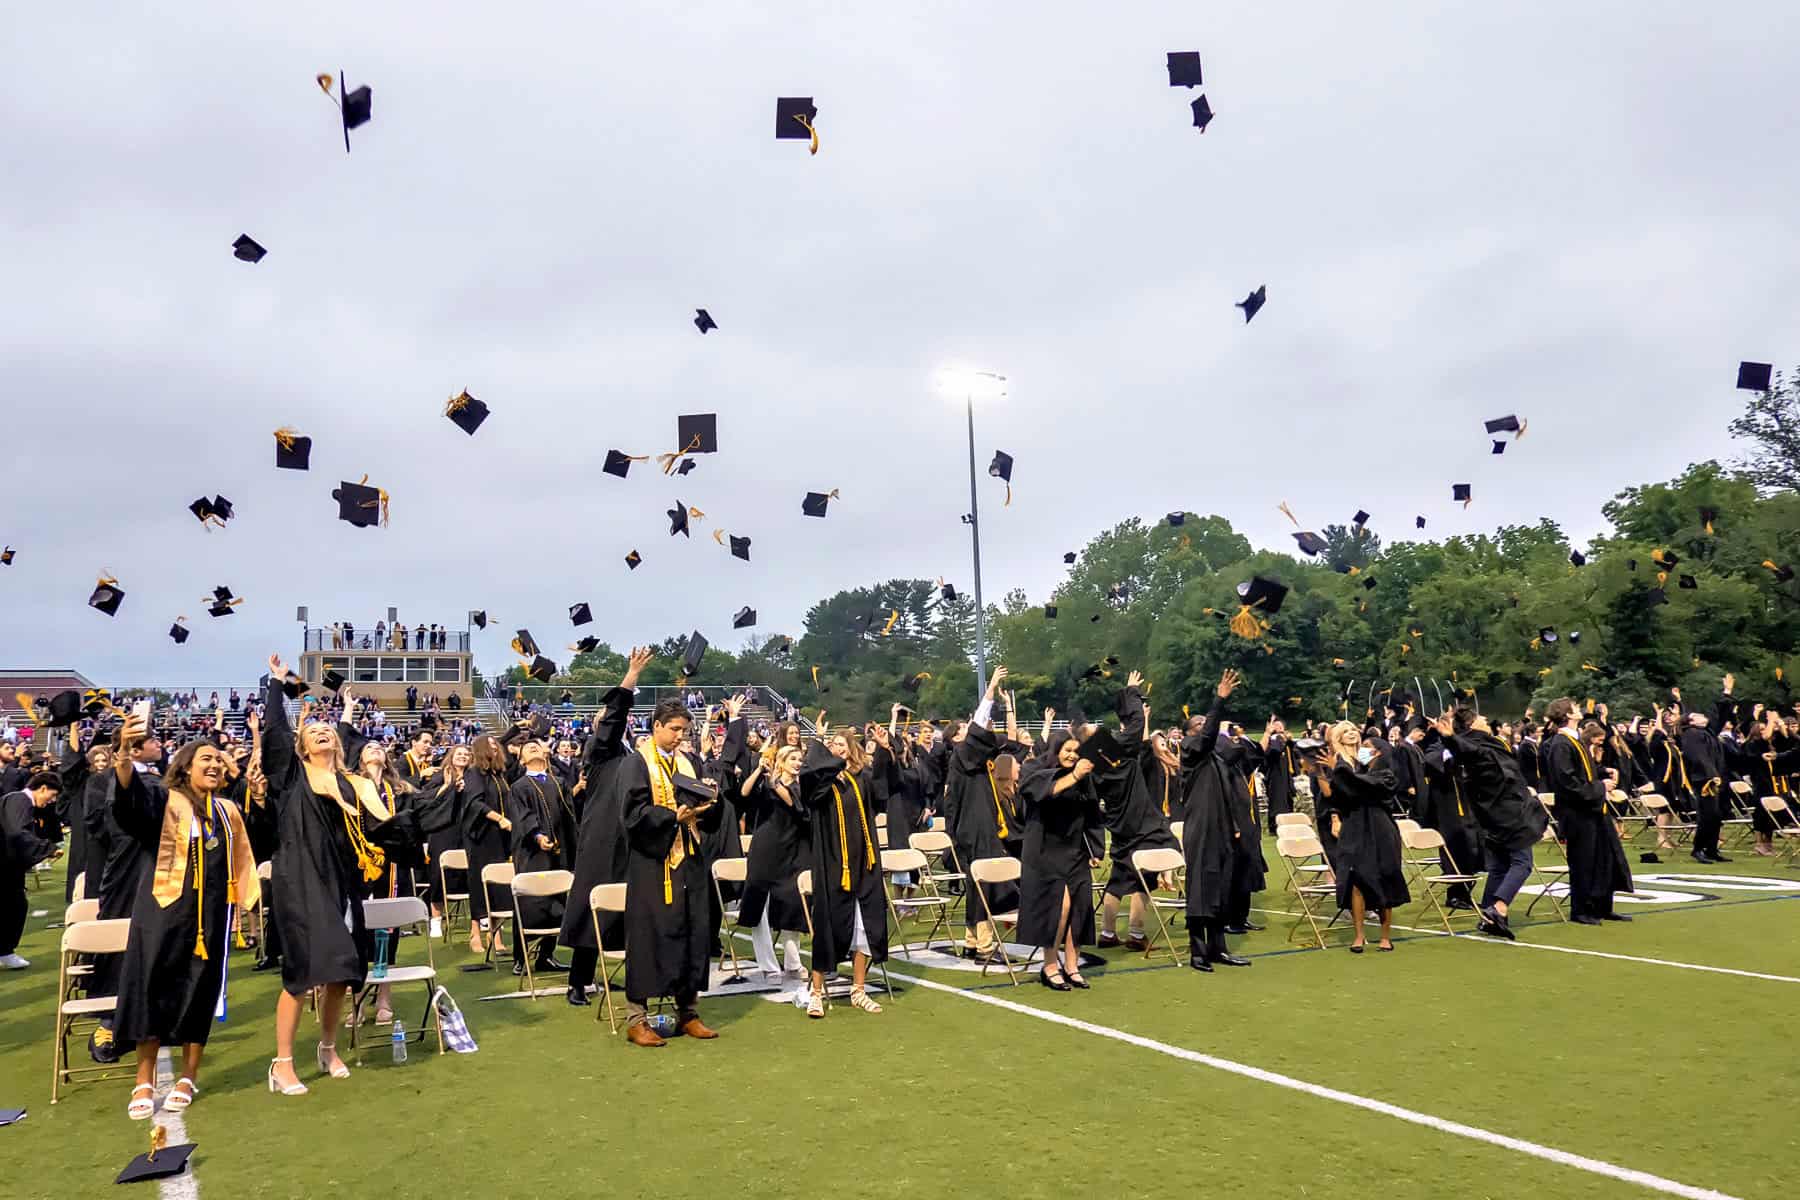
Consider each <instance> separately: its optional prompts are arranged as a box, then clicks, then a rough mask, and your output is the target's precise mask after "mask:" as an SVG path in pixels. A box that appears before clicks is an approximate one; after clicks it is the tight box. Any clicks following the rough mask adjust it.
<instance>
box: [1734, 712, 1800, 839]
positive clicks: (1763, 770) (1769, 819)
mask: <svg viewBox="0 0 1800 1200" xmlns="http://www.w3.org/2000/svg"><path fill="white" fill-rule="evenodd" d="M1782 742H1783V743H1784V747H1785V743H1786V742H1787V738H1786V737H1785V736H1784V737H1783V738H1782ZM1770 753H1773V754H1774V755H1775V761H1774V762H1773V763H1770V762H1769V761H1768V760H1767V759H1765V758H1763V755H1764V754H1770ZM1726 762H1727V763H1728V764H1729V765H1730V767H1731V769H1732V770H1733V771H1735V772H1736V773H1737V774H1738V776H1739V777H1740V778H1742V779H1744V780H1746V781H1748V782H1749V784H1750V793H1751V794H1750V806H1751V808H1750V825H1751V827H1752V828H1753V829H1755V830H1756V832H1758V833H1762V834H1772V833H1774V831H1775V818H1774V817H1773V816H1771V815H1770V814H1769V810H1768V809H1766V808H1764V807H1763V806H1762V798H1763V797H1764V796H1780V797H1783V798H1787V795H1788V787H1789V785H1788V775H1789V774H1790V773H1791V772H1793V771H1795V770H1796V769H1800V750H1795V749H1793V748H1792V747H1785V748H1783V749H1777V748H1776V747H1775V745H1774V744H1773V743H1771V742H1770V741H1769V739H1768V738H1762V737H1757V738H1751V739H1750V740H1748V741H1746V742H1745V743H1744V744H1743V745H1742V746H1741V747H1732V748H1728V749H1727V750H1726ZM1788 803H1789V805H1790V806H1791V805H1792V804H1793V801H1792V800H1791V799H1789V800H1788Z"/></svg>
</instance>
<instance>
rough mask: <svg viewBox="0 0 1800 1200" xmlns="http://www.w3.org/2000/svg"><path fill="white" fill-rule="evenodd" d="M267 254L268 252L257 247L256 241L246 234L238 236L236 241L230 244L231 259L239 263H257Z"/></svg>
mask: <svg viewBox="0 0 1800 1200" xmlns="http://www.w3.org/2000/svg"><path fill="white" fill-rule="evenodd" d="M267 253H268V251H267V250H264V249H263V248H262V247H261V246H259V245H257V242H256V239H255V238H253V237H251V236H250V235H249V234H247V233H240V234H238V240H237V241H235V242H233V243H231V254H232V257H233V258H236V259H238V260H239V261H241V262H247V263H259V262H261V261H262V260H263V255H265V254H267Z"/></svg>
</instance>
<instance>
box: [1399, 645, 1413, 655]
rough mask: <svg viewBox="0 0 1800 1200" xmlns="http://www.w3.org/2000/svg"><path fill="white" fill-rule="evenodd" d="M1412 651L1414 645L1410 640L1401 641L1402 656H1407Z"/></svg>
mask: <svg viewBox="0 0 1800 1200" xmlns="http://www.w3.org/2000/svg"><path fill="white" fill-rule="evenodd" d="M1411 653H1412V645H1411V644H1410V643H1408V642H1401V643H1400V657H1401V658H1405V657H1406V656H1407V655H1408V654H1411Z"/></svg>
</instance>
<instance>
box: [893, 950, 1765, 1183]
mask: <svg viewBox="0 0 1800 1200" xmlns="http://www.w3.org/2000/svg"><path fill="white" fill-rule="evenodd" d="M894 978H896V979H904V980H905V981H906V982H908V983H911V984H914V985H915V986H918V987H922V988H927V989H929V990H931V991H934V992H947V993H949V994H950V995H952V996H961V997H963V998H964V999H968V1000H973V1001H975V1002H976V1003H978V1004H987V1005H991V1006H993V1007H994V1008H1002V1009H1005V1010H1007V1011H1008V1012H1015V1013H1020V1014H1022V1015H1024V1016H1028V1017H1036V1018H1037V1019H1038V1020H1040V1021H1048V1022H1050V1023H1051V1024H1053V1025H1062V1026H1064V1027H1066V1028H1069V1029H1078V1030H1080V1031H1082V1032H1083V1033H1091V1034H1094V1035H1095V1036H1097V1037H1103V1038H1109V1039H1111V1040H1113V1041H1116V1042H1124V1043H1125V1044H1126V1045H1128V1046H1136V1047H1138V1048H1139V1049H1143V1050H1154V1051H1156V1052H1157V1053H1158V1054H1166V1055H1168V1056H1169V1057H1170V1058H1178V1059H1181V1060H1183V1061H1185V1062H1191V1063H1197V1064H1198V1065H1200V1066H1203V1067H1212V1068H1213V1069H1214V1070H1218V1071H1225V1072H1228V1073H1230V1074H1233V1075H1240V1076H1243V1077H1244V1078H1246V1079H1254V1080H1256V1081H1257V1082H1259V1083H1270V1084H1274V1085H1275V1086H1276V1087H1282V1088H1287V1089H1289V1090H1290V1091H1296V1092H1304V1093H1306V1094H1307V1095H1309V1096H1316V1097H1318V1098H1319V1099H1321V1100H1333V1101H1336V1102H1337V1103H1339V1104H1347V1105H1350V1106H1351V1107H1353V1108H1360V1109H1364V1110H1366V1111H1368V1112H1373V1113H1379V1114H1381V1115H1382V1116H1386V1117H1393V1118H1395V1119H1396V1120H1400V1121H1406V1122H1408V1123H1410V1124H1413V1125H1422V1126H1424V1127H1425V1128H1427V1129H1435V1130H1437V1131H1438V1132H1440V1133H1449V1134H1454V1135H1455V1136H1457V1137H1462V1138H1468V1139H1469V1140H1470V1141H1476V1142H1485V1143H1487V1144H1488V1145H1490V1146H1498V1147H1500V1148H1501V1149H1503V1150H1513V1151H1517V1152H1518V1153H1520V1154H1526V1155H1529V1156H1531V1157H1532V1158H1539V1159H1543V1160H1544V1161H1545V1162H1552V1163H1556V1164H1558V1165H1559V1166H1564V1167H1573V1168H1574V1169H1575V1170H1577V1171H1586V1172H1588V1173H1589V1174H1591V1175H1602V1176H1605V1177H1606V1178H1608V1179H1616V1180H1619V1181H1620V1182H1622V1183H1631V1184H1636V1185H1638V1186H1639V1187H1645V1188H1649V1189H1651V1190H1652V1191H1657V1192H1662V1193H1665V1194H1666V1195H1670V1196H1685V1197H1688V1198H1689V1200H1736V1198H1735V1197H1732V1196H1731V1195H1730V1194H1729V1193H1727V1192H1720V1191H1714V1190H1713V1189H1711V1188H1701V1187H1694V1186H1693V1185H1691V1184H1686V1183H1681V1182H1678V1181H1676V1180H1673V1179H1665V1178H1663V1177H1662V1176H1660V1175H1652V1174H1651V1173H1649V1172H1648V1171H1638V1170H1633V1169H1632V1168H1630V1167H1621V1166H1617V1165H1615V1164H1613V1163H1609V1162H1604V1161H1602V1160H1600V1159H1597V1158H1588V1157H1587V1156H1586V1155H1583V1154H1571V1153H1570V1152H1569V1151H1567V1150H1558V1149H1556V1148H1555V1147H1554V1146H1542V1145H1539V1144H1538V1143H1536V1142H1528V1141H1526V1140H1524V1139H1523V1138H1515V1137H1509V1136H1508V1135H1506V1134H1504V1133H1495V1132H1493V1131H1492V1130H1489V1129H1482V1128H1480V1127H1478V1126H1475V1125H1465V1124H1463V1123H1462V1122H1460V1121H1447V1120H1445V1119H1444V1118H1442V1117H1434V1116H1432V1115H1431V1114H1430V1113H1422V1112H1417V1111H1415V1110H1413V1109H1410V1108H1402V1107H1400V1106H1399V1105H1397V1104H1389V1103H1388V1102H1387V1101H1385V1100H1375V1099H1371V1098H1370V1097H1368V1096H1359V1095H1357V1094H1355V1093H1354V1092H1344V1091H1339V1090H1338V1089H1337V1088H1330V1087H1325V1086H1323V1085H1321V1084H1317V1083H1308V1082H1307V1081H1306V1080H1304V1079H1295V1078H1294V1077H1293V1076H1291V1075H1282V1074H1280V1073H1278V1072H1275V1071H1265V1070H1263V1069H1262V1068H1261V1067H1252V1066H1248V1065H1246V1064H1244V1063H1239V1062H1233V1061H1232V1060H1230V1059H1228V1058H1218V1057H1215V1056H1214V1055H1211V1054H1202V1053H1200V1052H1199V1051H1197V1050H1187V1049H1184V1048H1183V1047H1180V1046H1171V1045H1169V1044H1168V1043H1167V1042H1159V1041H1156V1040H1155V1039H1153V1038H1147V1037H1139V1036H1138V1035H1137V1034H1134V1033H1126V1032H1125V1031H1123V1030H1120V1029H1113V1028H1112V1027H1110V1026H1107V1025H1096V1024H1094V1023H1093V1022H1091V1021H1082V1020H1078V1019H1077V1018H1075V1017H1066V1016H1063V1015H1062V1014H1061V1013H1054V1012H1050V1011H1048V1010H1046V1009H1041V1008H1033V1007H1032V1006H1031V1005H1029V1004H1019V1003H1017V1002H1015V1001H1012V1000H1003V999H1001V998H1000V997H998V996H991V995H987V994H985V993H982V992H973V991H969V990H967V989H966V988H959V987H952V986H951V985H949V984H947V983H938V982H936V981H935V980H931V979H923V978H919V977H916V976H911V975H904V974H901V973H900V972H897V971H896V972H895V973H894Z"/></svg>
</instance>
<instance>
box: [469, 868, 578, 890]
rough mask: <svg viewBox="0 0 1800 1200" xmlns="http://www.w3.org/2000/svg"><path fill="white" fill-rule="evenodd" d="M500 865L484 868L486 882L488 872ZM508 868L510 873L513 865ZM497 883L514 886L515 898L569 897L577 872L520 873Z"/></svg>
mask: <svg viewBox="0 0 1800 1200" xmlns="http://www.w3.org/2000/svg"><path fill="white" fill-rule="evenodd" d="M499 865H501V864H499V863H495V864H492V865H490V866H487V867H483V868H482V871H481V877H482V878H483V879H484V880H485V879H487V878H488V872H489V871H491V870H493V869H494V867H495V866H499ZM506 868H507V870H508V871H511V870H512V864H510V863H508V864H506ZM496 882H504V883H510V884H512V890H513V895H515V896H563V895H567V894H568V891H569V889H570V888H572V887H574V886H575V872H573V871H560V870H559V871H520V872H519V873H518V874H516V875H513V876H511V878H509V879H506V880H500V881H496Z"/></svg>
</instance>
